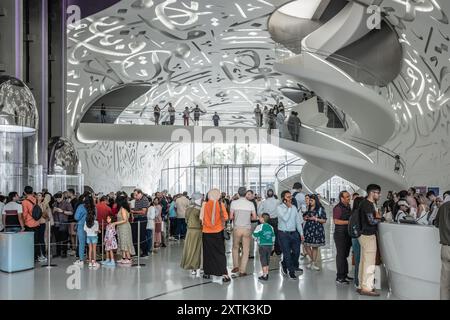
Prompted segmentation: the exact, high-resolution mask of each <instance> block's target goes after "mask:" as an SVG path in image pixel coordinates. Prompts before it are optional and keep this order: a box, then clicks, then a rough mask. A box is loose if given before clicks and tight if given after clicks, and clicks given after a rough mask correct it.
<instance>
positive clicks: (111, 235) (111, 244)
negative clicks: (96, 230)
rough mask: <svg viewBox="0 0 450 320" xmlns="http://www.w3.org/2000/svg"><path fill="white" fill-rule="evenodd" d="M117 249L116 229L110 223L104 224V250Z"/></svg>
mask: <svg viewBox="0 0 450 320" xmlns="http://www.w3.org/2000/svg"><path fill="white" fill-rule="evenodd" d="M116 249H117V240H116V229H115V228H114V226H112V225H111V224H108V225H107V226H106V231H105V250H106V251H111V250H116Z"/></svg>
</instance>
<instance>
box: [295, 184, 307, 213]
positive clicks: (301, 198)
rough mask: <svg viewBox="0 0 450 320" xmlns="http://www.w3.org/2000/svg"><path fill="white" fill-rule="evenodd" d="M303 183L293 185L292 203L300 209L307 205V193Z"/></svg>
mask: <svg viewBox="0 0 450 320" xmlns="http://www.w3.org/2000/svg"><path fill="white" fill-rule="evenodd" d="M302 189H303V185H302V184H301V183H300V182H296V183H294V186H293V187H292V205H294V206H295V207H296V208H297V210H300V209H302V208H304V207H305V206H306V203H305V194H304V193H303V191H302Z"/></svg>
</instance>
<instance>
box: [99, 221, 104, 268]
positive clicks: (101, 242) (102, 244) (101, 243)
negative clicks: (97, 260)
mask: <svg viewBox="0 0 450 320" xmlns="http://www.w3.org/2000/svg"><path fill="white" fill-rule="evenodd" d="M104 225H105V221H103V220H102V232H101V234H102V241H100V245H101V246H102V261H105V257H104V254H105V252H104V249H103V248H104V247H105V246H104V243H103V241H104V239H105V237H104V234H103V232H104V231H103V227H104Z"/></svg>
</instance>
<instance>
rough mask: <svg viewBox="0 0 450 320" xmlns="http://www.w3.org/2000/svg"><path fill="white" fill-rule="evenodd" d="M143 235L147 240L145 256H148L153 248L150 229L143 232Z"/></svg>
mask: <svg viewBox="0 0 450 320" xmlns="http://www.w3.org/2000/svg"><path fill="white" fill-rule="evenodd" d="M145 235H146V239H147V252H146V253H147V254H150V253H151V252H152V248H153V243H152V242H153V230H152V229H146V230H145Z"/></svg>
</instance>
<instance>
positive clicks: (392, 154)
mask: <svg viewBox="0 0 450 320" xmlns="http://www.w3.org/2000/svg"><path fill="white" fill-rule="evenodd" d="M302 128H305V129H309V130H313V131H316V132H319V133H322V134H325V135H327V136H329V133H327V132H324V131H322V129H323V128H321V127H317V126H312V125H307V126H306V125H303V124H302ZM338 140H340V141H343V142H346V143H348V144H350V145H351V143H350V142H354V143H358V144H360V145H364V146H366V147H370V148H373V149H375V151H380V152H382V153H384V154H386V155H388V156H389V157H390V158H392V159H393V160H395V161H396V160H397V159H396V156H398V154H397V153H395V152H394V151H393V150H390V149H388V148H386V147H384V146H380V145H379V144H377V143H375V142H372V141H370V140H367V139H363V138H359V137H355V136H351V138H347V137H340V138H339V139H338ZM366 157H369V156H368V155H366ZM376 162H377V163H378V162H379V161H378V160H377V161H376ZM400 167H401V169H402V172H401V176H403V177H404V176H405V173H406V162H405V161H404V160H403V159H401V158H400Z"/></svg>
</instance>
